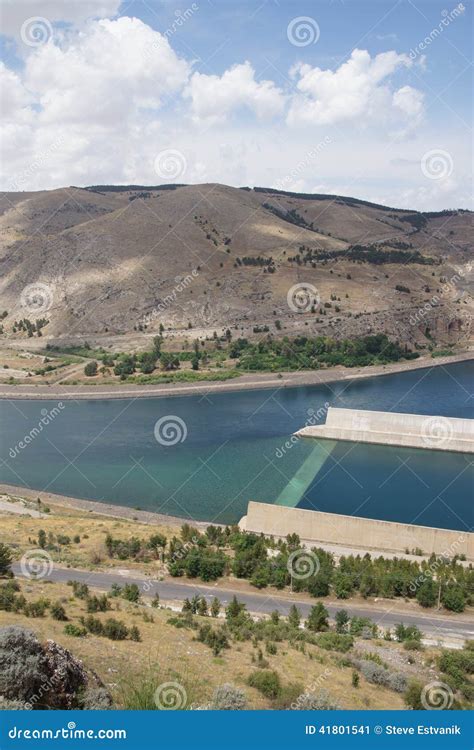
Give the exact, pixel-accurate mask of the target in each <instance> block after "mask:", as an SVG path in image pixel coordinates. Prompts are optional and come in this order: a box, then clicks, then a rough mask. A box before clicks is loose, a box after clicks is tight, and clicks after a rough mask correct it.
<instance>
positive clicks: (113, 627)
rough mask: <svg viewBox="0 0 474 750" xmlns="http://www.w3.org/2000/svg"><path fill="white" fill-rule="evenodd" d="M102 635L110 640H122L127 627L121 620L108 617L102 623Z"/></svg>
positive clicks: (125, 635)
mask: <svg viewBox="0 0 474 750" xmlns="http://www.w3.org/2000/svg"><path fill="white" fill-rule="evenodd" d="M104 635H105V636H107V638H110V640H112V641H124V640H125V639H126V637H127V636H128V628H127V626H126V625H125V623H124V622H122V621H121V620H116V619H115V618H114V617H109V619H108V620H106V621H105V623H104Z"/></svg>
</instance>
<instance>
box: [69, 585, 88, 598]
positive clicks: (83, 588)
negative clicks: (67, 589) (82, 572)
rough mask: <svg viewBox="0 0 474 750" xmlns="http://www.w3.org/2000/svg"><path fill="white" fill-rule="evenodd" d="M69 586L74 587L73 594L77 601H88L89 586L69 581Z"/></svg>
mask: <svg viewBox="0 0 474 750" xmlns="http://www.w3.org/2000/svg"><path fill="white" fill-rule="evenodd" d="M68 586H72V592H73V594H74V596H75V597H76V599H87V597H88V596H89V586H88V585H87V583H80V581H68Z"/></svg>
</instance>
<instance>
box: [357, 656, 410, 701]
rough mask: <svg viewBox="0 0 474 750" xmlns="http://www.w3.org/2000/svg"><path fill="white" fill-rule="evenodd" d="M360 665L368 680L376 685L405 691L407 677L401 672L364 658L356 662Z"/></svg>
mask: <svg viewBox="0 0 474 750" xmlns="http://www.w3.org/2000/svg"><path fill="white" fill-rule="evenodd" d="M354 664H355V666H358V667H359V669H360V671H361V672H362V674H363V675H364V677H365V679H366V680H367V682H371V683H373V684H374V685H383V686H384V687H388V688H390V689H391V690H395V691H396V692H397V693H403V692H404V690H406V687H407V680H406V677H405V676H404V675H403V674H401V673H400V672H393V673H392V672H390V671H389V670H388V669H385V667H381V666H380V665H379V664H375V662H373V661H369V660H365V659H363V660H362V661H360V662H354Z"/></svg>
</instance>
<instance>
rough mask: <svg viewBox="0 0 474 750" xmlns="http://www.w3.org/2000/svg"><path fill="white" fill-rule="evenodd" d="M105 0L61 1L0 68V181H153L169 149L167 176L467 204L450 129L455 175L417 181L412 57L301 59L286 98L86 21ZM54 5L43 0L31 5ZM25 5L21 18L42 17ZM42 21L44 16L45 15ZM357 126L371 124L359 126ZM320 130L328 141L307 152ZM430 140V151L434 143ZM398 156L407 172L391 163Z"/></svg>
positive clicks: (459, 153) (464, 151) (244, 75)
mask: <svg viewBox="0 0 474 750" xmlns="http://www.w3.org/2000/svg"><path fill="white" fill-rule="evenodd" d="M0 2H1V0H0ZM117 4H118V3H117V2H116V0H114V2H112V0H110V1H109V2H107V0H104V2H102V3H101V2H94V3H92V0H91V2H90V3H89V2H88V0H84V2H83V3H81V2H79V0H78V2H77V3H76V2H74V3H73V4H72V5H71V6H70V5H69V3H67V2H65V0H61V2H60V3H56V5H57V6H59V5H60V7H61V11H62V15H61V18H62V20H63V21H64V20H65V18H66V20H67V19H69V21H70V23H71V25H70V26H69V27H68V28H67V29H66V30H64V27H61V28H58V26H55V34H54V35H53V38H52V39H50V40H49V41H48V42H47V43H46V44H43V45H41V46H37V47H28V46H27V45H23V46H22V53H21V54H22V55H23V56H24V64H22V65H21V66H19V67H18V68H15V69H14V70H12V69H8V68H7V67H5V65H2V64H1V63H0V85H2V86H3V119H2V125H1V126H0V138H1V140H2V166H3V167H4V169H3V173H4V174H5V177H4V182H3V184H2V187H4V188H5V189H12V186H18V189H23V190H35V189H48V188H54V187H60V186H65V185H66V186H67V185H71V184H76V185H87V184H99V183H120V182H121V183H142V184H156V183H157V182H160V181H163V180H160V178H159V177H158V176H157V174H156V172H155V170H154V161H155V158H156V156H157V154H158V153H160V152H161V151H163V150H166V149H172V150H179V151H181V152H182V154H183V155H184V157H185V161H186V163H187V170H186V172H185V174H183V175H180V177H179V179H178V181H179V182H190V183H193V182H205V181H209V182H223V183H226V184H231V185H277V184H278V185H281V184H282V181H283V184H285V185H287V187H288V189H290V190H300V191H301V192H311V191H312V190H314V189H315V188H314V186H315V185H318V186H325V187H321V188H320V192H324V190H325V189H327V191H328V192H333V193H334V192H341V193H345V194H348V195H355V196H358V197H363V198H366V199H369V200H381V201H382V200H383V202H386V203H387V204H388V205H400V204H403V205H409V206H410V207H412V208H417V207H423V208H443V207H445V206H446V205H449V206H453V205H459V206H466V205H469V202H468V199H467V197H466V195H467V190H466V185H467V180H466V179H464V178H463V177H462V175H459V173H458V172H459V165H462V164H466V163H468V158H469V156H468V154H469V146H468V145H466V140H465V138H464V134H463V132H462V131H461V130H460V129H459V132H457V133H456V134H454V133H453V134H452V136H451V141H450V140H449V139H448V140H446V142H444V141H443V144H442V147H443V148H445V149H446V150H448V151H451V150H452V153H453V159H454V162H455V165H456V170H455V174H453V178H452V180H454V178H455V180H456V182H454V181H450V182H449V183H444V184H443V185H440V184H433V185H431V184H426V181H424V180H423V178H422V175H421V171H420V168H419V163H420V159H421V156H422V155H423V153H424V152H425V151H426V150H427V146H426V130H427V126H426V123H425V121H424V119H423V97H422V93H421V92H420V91H418V90H417V89H415V88H413V87H412V86H408V85H404V84H405V83H406V81H405V80H404V74H405V72H406V69H407V68H408V67H409V65H410V64H411V62H410V61H409V60H408V58H407V57H406V56H405V55H398V54H397V53H396V52H388V53H384V54H382V55H377V56H376V57H373V58H372V57H371V56H370V55H369V53H368V52H364V51H361V50H358V51H355V52H354V53H353V55H352V56H351V58H350V59H349V60H348V61H347V62H346V63H344V65H341V66H340V67H339V68H337V69H336V70H335V71H332V70H320V69H318V68H313V67H311V66H309V65H299V66H297V67H296V68H295V69H294V70H293V75H294V76H295V78H296V85H297V93H296V94H292V93H288V92H284V91H282V89H281V88H280V87H279V86H278V85H277V84H276V83H274V82H273V81H271V80H263V81H258V80H257V79H256V74H255V71H254V68H253V67H252V65H251V63H250V62H246V63H243V64H238V65H235V66H233V67H231V68H229V69H228V70H226V71H225V72H223V73H222V74H221V75H204V74H202V73H197V72H195V73H193V70H192V63H191V62H190V61H189V60H187V59H183V57H182V56H180V55H178V54H177V53H176V52H175V51H174V49H173V48H172V47H171V44H174V42H173V38H170V39H168V38H166V37H165V36H164V35H163V34H160V33H158V32H157V31H154V30H153V29H152V28H151V27H150V26H148V25H147V24H145V23H143V22H142V21H140V20H138V19H135V18H128V17H121V18H119V19H115V20H110V19H107V18H102V19H97V18H95V19H92V20H91V19H90V18H89V19H88V18H87V16H88V14H90V12H91V6H92V5H93V6H94V9H95V11H96V14H97V15H106V11H107V13H109V14H112V13H113V11H114V7H115V6H117ZM52 5H54V3H52V0H51V3H50V2H49V0H41V9H44V8H50V7H52ZM79 6H81V8H82V10H81V13H79V10H78V7H79ZM86 6H87V7H86ZM32 7H33V6H32V5H31V3H30V5H29V8H28V13H30V15H41V14H42V10H41V11H38V9H37V8H33V10H32ZM86 10H87V12H86ZM48 12H49V11H48ZM57 13H58V14H59V10H58V11H57ZM18 14H19V15H18V16H17V22H20V25H21V19H20V15H21V14H20V11H18ZM74 14H75V15H74ZM44 15H45V16H46V15H47V13H46V12H45V13H44ZM49 16H50V19H51V21H52V22H53V23H54V22H55V20H56V18H57V16H56V15H55V14H54V13H49ZM170 43H171V44H170ZM20 44H21V43H19V45H20ZM414 64H416V63H414ZM394 74H397V77H396V79H395V75H394ZM249 112H250V113H251V114H252V115H254V116H253V117H248V116H247V115H248V113H249ZM242 114H243V115H244V117H242ZM272 118H273V119H272ZM366 122H368V123H369V124H376V125H377V126H378V127H377V128H376V129H375V130H374V129H372V128H371V129H370V131H369V130H366V131H365V132H364V128H363V123H366ZM334 123H338V124H339V123H340V124H341V125H344V123H346V127H338V128H334V127H332V125H333V124H334ZM202 124H204V125H205V127H202ZM321 125H322V126H323V127H322V128H319V127H315V126H321ZM324 126H326V127H324ZM421 126H423V127H421ZM415 127H418V132H414V130H415ZM356 128H357V131H356ZM397 130H398V131H399V132H405V133H408V132H410V135H411V138H410V139H409V140H407V139H405V140H404V141H403V143H402V144H400V143H398V142H396V141H395V142H393V143H391V144H390V149H389V148H388V145H389V144H388V141H389V140H390V139H387V133H388V134H390V133H391V131H395V132H396V131H397ZM327 135H330V136H331V141H330V142H329V145H328V146H327V147H325V148H319V145H320V144H321V142H322V141H324V138H325V136H327ZM436 135H437V133H436V132H435V134H434V140H432V141H430V143H431V142H432V143H433V148H435V147H437V146H439V144H438V142H437V140H436ZM452 144H454V145H455V146H456V149H457V150H456V149H454V145H453V148H452ZM397 149H398V150H397ZM312 154H315V156H314V157H313V156H312ZM405 163H406V164H410V165H411V167H410V169H401V168H400V164H405ZM318 190H319V187H318Z"/></svg>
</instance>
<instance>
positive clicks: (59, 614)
mask: <svg viewBox="0 0 474 750" xmlns="http://www.w3.org/2000/svg"><path fill="white" fill-rule="evenodd" d="M51 617H52V618H53V619H54V620H60V621H62V622H66V620H67V619H68V617H67V615H66V610H65V609H64V607H63V605H62V604H61V603H60V602H55V603H54V604H52V605H51Z"/></svg>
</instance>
